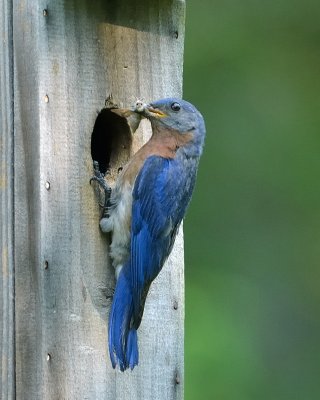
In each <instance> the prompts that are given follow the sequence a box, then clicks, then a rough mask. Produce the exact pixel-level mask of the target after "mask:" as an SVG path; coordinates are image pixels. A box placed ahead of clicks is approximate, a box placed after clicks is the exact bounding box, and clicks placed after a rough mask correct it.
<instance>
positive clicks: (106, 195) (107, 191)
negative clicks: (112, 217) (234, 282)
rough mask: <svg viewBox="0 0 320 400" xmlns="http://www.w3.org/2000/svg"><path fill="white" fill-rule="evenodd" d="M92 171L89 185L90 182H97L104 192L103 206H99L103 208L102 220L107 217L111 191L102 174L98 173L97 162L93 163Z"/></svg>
mask: <svg viewBox="0 0 320 400" xmlns="http://www.w3.org/2000/svg"><path fill="white" fill-rule="evenodd" d="M93 171H94V175H93V176H92V177H91V179H90V185H91V182H92V181H96V182H98V184H99V186H100V187H101V188H102V189H103V191H104V204H100V203H99V205H100V206H101V207H102V208H103V214H102V217H103V218H108V217H109V208H110V196H111V192H112V189H111V187H110V186H109V185H108V183H107V182H106V180H105V179H104V174H103V173H102V172H100V170H99V163H98V161H93Z"/></svg>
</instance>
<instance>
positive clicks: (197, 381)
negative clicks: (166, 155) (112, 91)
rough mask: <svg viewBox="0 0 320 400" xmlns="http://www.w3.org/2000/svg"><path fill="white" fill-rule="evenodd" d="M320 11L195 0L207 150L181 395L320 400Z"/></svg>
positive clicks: (196, 213) (194, 48)
mask: <svg viewBox="0 0 320 400" xmlns="http://www.w3.org/2000/svg"><path fill="white" fill-rule="evenodd" d="M319 21H320V3H319V1H313V0H306V1H304V2H301V1H298V0H290V1H289V0H278V1H275V0H270V1H258V0H255V1H254V0H242V1H236V0H226V1H217V0H202V1H196V0H188V1H187V23H186V48H185V73H184V98H186V99H187V100H189V101H191V102H192V103H194V104H195V105H196V106H197V107H198V108H199V109H200V111H201V112H202V113H203V115H204V117H205V120H206V125H207V139H206V148H205V152H204V155H203V158H202V162H201V165H200V171H199V175H198V182H197V187H196V192H195V195H194V197H193V201H192V204H191V207H190V209H189V212H188V215H187V217H186V222H185V241H186V345H185V346H186V399H187V400H189V399H190V400H191V399H196V398H199V399H219V400H220V399H223V400H251V399H252V400H257V399H259V400H271V399H272V400H287V399H288V400H313V399H314V400H316V399H319V398H320V384H319V371H320V350H319V344H318V342H319V337H320V316H319V311H320V290H319V282H320V268H319V260H320V179H319V176H320V172H319V171H320V134H319V127H320V111H319V97H320V73H319V66H320V51H319V46H320V28H319V26H320V25H319Z"/></svg>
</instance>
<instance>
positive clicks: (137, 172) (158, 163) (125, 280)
mask: <svg viewBox="0 0 320 400" xmlns="http://www.w3.org/2000/svg"><path fill="white" fill-rule="evenodd" d="M135 112H137V113H140V114H141V115H142V116H144V117H146V118H148V119H149V120H150V122H151V126H152V136H151V138H150V140H149V141H148V142H147V143H146V144H145V145H144V146H143V147H142V148H141V149H140V150H139V151H138V152H137V153H136V154H135V155H134V156H133V157H132V158H131V160H130V161H129V162H128V163H127V165H126V166H125V167H124V168H123V170H122V173H121V175H120V176H119V178H118V180H117V182H116V184H115V187H114V189H113V190H112V192H111V195H110V188H108V187H107V185H106V183H105V181H104V180H103V177H102V175H101V174H100V175H99V171H97V170H96V176H95V177H94V178H93V179H95V180H97V181H98V182H99V183H100V184H101V185H102V186H103V187H104V188H105V190H106V195H107V194H108V195H110V198H109V199H108V201H107V204H108V208H107V212H106V214H105V217H104V218H102V219H101V221H100V227H101V229H102V231H103V232H112V243H111V245H110V255H111V258H112V261H113V265H114V267H115V269H116V276H117V284H116V289H115V293H114V297H113V302H112V307H111V311H110V316H109V352H110V358H111V363H112V366H113V368H115V367H116V365H117V364H119V367H120V369H121V371H124V370H125V369H127V368H129V367H130V368H131V369H133V368H134V367H135V366H136V365H137V364H138V359H139V355H138V340H137V329H138V328H139V326H140V323H141V319H142V315H143V309H144V305H145V301H146V297H147V294H148V291H149V288H150V285H151V283H152V281H153V280H154V279H155V278H156V276H157V275H158V274H159V272H160V270H161V268H162V266H163V264H164V262H165V261H166V259H167V257H168V256H169V254H170V252H171V249H172V246H173V244H174V241H175V237H176V234H177V230H178V228H179V225H180V223H181V221H182V218H183V216H184V214H185V212H186V208H187V206H188V204H189V201H190V198H191V194H192V191H193V188H194V184H195V179H196V173H197V168H198V163H199V158H200V156H201V153H202V148H203V144H204V137H205V125H204V121H203V118H202V116H201V114H200V113H199V111H197V110H196V108H195V107H194V106H192V105H191V104H190V103H188V102H186V101H184V100H180V99H174V98H167V99H163V100H159V101H156V102H154V103H152V104H148V105H147V104H144V103H142V102H137V103H136V107H135Z"/></svg>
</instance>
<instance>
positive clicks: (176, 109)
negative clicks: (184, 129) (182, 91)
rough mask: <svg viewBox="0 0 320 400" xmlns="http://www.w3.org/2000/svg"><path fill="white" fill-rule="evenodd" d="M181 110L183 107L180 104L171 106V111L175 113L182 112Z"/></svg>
mask: <svg viewBox="0 0 320 400" xmlns="http://www.w3.org/2000/svg"><path fill="white" fill-rule="evenodd" d="M180 108H181V106H180V104H179V103H172V104H171V110H173V111H176V112H177V111H180Z"/></svg>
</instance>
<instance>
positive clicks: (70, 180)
mask: <svg viewBox="0 0 320 400" xmlns="http://www.w3.org/2000/svg"><path fill="white" fill-rule="evenodd" d="M184 12H185V4H184V1H182V0H161V1H160V0H157V1H154V0H145V1H143V2H141V1H137V0H130V1H129V0H114V1H110V0H94V1H93V0H56V1H49V2H48V1H42V0H41V1H34V0H0V14H1V17H0V18H1V19H0V31H1V39H0V79H1V97H0V99H1V103H0V107H1V108H0V116H1V139H0V149H1V152H0V165H1V175H0V202H1V228H0V234H1V238H0V240H1V269H0V313H1V318H0V354H1V363H0V371H1V388H0V397H1V399H3V400H4V399H15V398H16V399H26V400H37V399H41V400H42V399H61V400H62V399H76V400H77V399H79V400H82V399H90V400H91V399H92V400H96V399H99V400H100V399H139V400H140V399H148V400H149V399H182V398H183V319H184V304H183V300H184V299H183V296H184V283H183V280H184V275H183V243H182V237H181V234H180V235H179V237H178V239H177V242H176V245H175V248H174V250H173V253H172V255H171V257H170V259H169V260H168V262H167V265H166V266H165V268H164V269H163V271H162V272H161V274H160V276H159V277H158V278H157V280H156V281H155V282H154V284H153V285H152V288H151V292H150V295H149V297H148V300H147V304H146V310H145V316H144V319H143V322H142V325H141V327H140V329H139V345H140V365H139V366H138V367H137V368H135V369H134V371H133V372H130V371H127V372H126V373H121V372H119V371H114V370H113V369H112V367H111V365H110V361H109V356H108V352H107V329H106V325H107V315H108V309H109V305H110V295H111V294H112V289H113V286H114V271H113V270H112V267H111V265H110V264H109V262H108V254H107V251H108V238H107V237H105V236H104V235H102V234H101V233H100V230H99V226H98V222H99V207H98V204H97V198H96V194H95V191H94V190H93V188H92V187H91V186H90V185H89V179H90V177H91V175H92V158H91V148H90V146H91V134H92V132H93V128H94V125H95V121H96V118H97V111H100V110H101V109H102V108H103V106H104V102H105V99H106V97H107V96H108V94H110V93H112V94H113V97H114V99H115V100H116V101H118V102H121V103H123V104H124V105H125V106H128V105H130V104H132V103H133V102H134V100H135V96H141V97H143V98H144V99H146V100H152V99H157V98H161V97H165V96H181V87H182V57H183V40H184ZM105 122H106V124H107V125H108V121H105ZM113 125H114V121H113V122H112V123H111V125H109V126H106V127H105V128H103V127H101V128H99V129H100V134H101V135H103V134H104V129H105V132H106V135H108V134H110V132H109V131H110V129H112V126H113ZM118 128H119V126H118ZM120 131H121V129H120ZM119 134H120V135H121V134H122V133H121V132H120V133H119ZM126 134H127V133H126ZM149 134H150V128H149V126H148V123H147V122H145V123H143V124H142V125H141V126H140V128H139V130H138V131H137V132H136V133H135V134H134V137H133V140H132V143H131V138H130V140H128V141H127V142H126V143H125V145H129V147H130V149H129V152H128V149H122V147H121V145H117V147H116V148H113V147H112V148H111V152H113V154H111V157H115V159H117V160H118V161H119V160H121V159H122V158H121V157H122V156H121V154H123V155H124V157H127V156H128V155H129V153H130V151H134V150H135V149H136V148H137V147H138V146H140V145H141V144H142V143H143V142H144V141H145V140H146V139H147V137H148V135H149ZM121 152H123V153H121ZM115 153H117V154H115Z"/></svg>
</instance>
